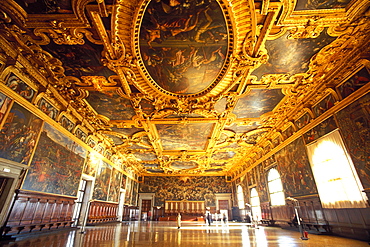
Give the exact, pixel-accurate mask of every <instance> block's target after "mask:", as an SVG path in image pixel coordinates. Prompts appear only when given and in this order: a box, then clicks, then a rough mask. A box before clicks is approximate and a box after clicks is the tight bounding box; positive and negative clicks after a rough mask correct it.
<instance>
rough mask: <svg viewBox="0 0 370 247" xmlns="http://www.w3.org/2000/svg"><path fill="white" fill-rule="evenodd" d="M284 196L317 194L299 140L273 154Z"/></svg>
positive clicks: (308, 164) (300, 140)
mask: <svg viewBox="0 0 370 247" xmlns="http://www.w3.org/2000/svg"><path fill="white" fill-rule="evenodd" d="M275 158H276V160H277V164H278V166H277V169H278V171H279V173H280V177H281V181H282V183H283V188H284V192H285V196H302V195H311V194H316V193H317V188H316V183H315V180H314V178H313V175H312V171H311V166H310V163H309V161H308V157H307V153H306V148H305V145H304V143H303V140H302V138H299V139H297V140H295V141H294V142H292V143H291V144H289V145H288V146H286V147H284V148H283V149H282V150H280V151H279V152H277V153H276V154H275Z"/></svg>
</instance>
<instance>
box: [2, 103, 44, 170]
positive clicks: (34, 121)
mask: <svg viewBox="0 0 370 247" xmlns="http://www.w3.org/2000/svg"><path fill="white" fill-rule="evenodd" d="M42 123H43V121H42V120H41V119H39V118H38V117H36V116H35V115H33V114H32V113H31V112H29V111H28V110H26V109H24V108H23V107H22V106H20V105H18V104H17V103H14V104H13V106H12V109H11V110H10V112H9V114H8V116H7V118H6V120H5V123H4V125H3V127H2V129H1V132H0V157H1V158H4V159H8V160H12V161H15V162H19V163H22V164H25V165H28V163H29V161H30V159H31V156H32V153H33V150H34V147H35V145H36V142H37V138H38V135H39V133H40V129H41V126H42Z"/></svg>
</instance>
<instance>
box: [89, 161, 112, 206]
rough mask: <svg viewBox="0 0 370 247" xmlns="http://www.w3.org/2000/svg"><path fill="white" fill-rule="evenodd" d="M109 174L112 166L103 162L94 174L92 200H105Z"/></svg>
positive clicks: (109, 178)
mask: <svg viewBox="0 0 370 247" xmlns="http://www.w3.org/2000/svg"><path fill="white" fill-rule="evenodd" d="M111 173H112V166H111V165H109V164H108V163H106V162H104V161H103V162H102V163H101V164H100V166H99V168H98V170H97V172H96V177H95V186H94V193H93V199H95V200H101V201H106V200H107V198H108V189H109V183H110V181H111Z"/></svg>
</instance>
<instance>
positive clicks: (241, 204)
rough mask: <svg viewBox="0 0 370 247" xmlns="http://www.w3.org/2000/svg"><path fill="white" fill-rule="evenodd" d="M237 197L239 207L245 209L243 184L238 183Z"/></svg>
mask: <svg viewBox="0 0 370 247" xmlns="http://www.w3.org/2000/svg"><path fill="white" fill-rule="evenodd" d="M237 197H238V206H239V209H243V208H244V207H245V204H244V194H243V187H242V186H241V185H238V191H237Z"/></svg>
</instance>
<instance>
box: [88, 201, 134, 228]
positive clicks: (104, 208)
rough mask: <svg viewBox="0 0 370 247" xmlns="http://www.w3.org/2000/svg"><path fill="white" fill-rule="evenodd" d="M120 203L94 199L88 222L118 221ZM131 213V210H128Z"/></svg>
mask: <svg viewBox="0 0 370 247" xmlns="http://www.w3.org/2000/svg"><path fill="white" fill-rule="evenodd" d="M117 208H118V203H111V202H101V201H92V202H91V203H90V210H89V213H88V220H87V223H88V224H95V223H103V222H113V221H117ZM127 213H128V214H129V212H127Z"/></svg>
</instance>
